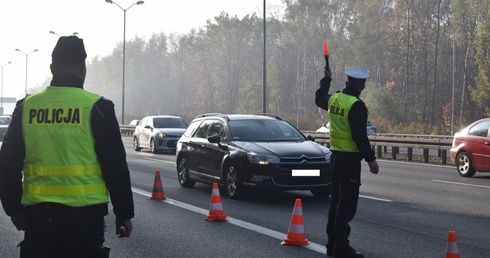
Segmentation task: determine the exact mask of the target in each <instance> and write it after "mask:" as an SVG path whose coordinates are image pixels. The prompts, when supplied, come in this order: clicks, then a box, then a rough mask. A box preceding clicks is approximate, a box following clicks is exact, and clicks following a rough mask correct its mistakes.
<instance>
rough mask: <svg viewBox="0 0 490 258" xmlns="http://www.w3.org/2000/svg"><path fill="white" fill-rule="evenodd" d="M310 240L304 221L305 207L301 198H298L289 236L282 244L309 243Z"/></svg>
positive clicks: (301, 244)
mask: <svg viewBox="0 0 490 258" xmlns="http://www.w3.org/2000/svg"><path fill="white" fill-rule="evenodd" d="M309 243H310V242H309V241H308V240H307V239H306V235H305V226H304V221H303V208H302V207H301V199H299V198H298V199H296V202H295V203H294V209H293V215H292V216H291V223H290V224H289V230H288V234H287V236H286V237H285V238H284V240H283V241H282V242H281V245H300V246H303V245H307V244H309Z"/></svg>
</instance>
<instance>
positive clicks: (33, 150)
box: [22, 86, 109, 207]
mask: <svg viewBox="0 0 490 258" xmlns="http://www.w3.org/2000/svg"><path fill="white" fill-rule="evenodd" d="M99 99H100V96H99V95H96V94H93V93H90V92H88V91H85V90H83V89H80V88H72V87H53V86H49V87H47V88H46V89H44V90H43V91H41V92H40V93H37V94H33V95H29V96H27V98H26V100H25V102H24V110H23V118H22V128H23V134H24V140H25V146H26V158H25V165H24V192H23V195H22V203H23V204H36V203H40V202H55V203H61V204H65V205H68V206H74V207H81V206H88V205H93V204H99V203H107V202H108V200H109V198H108V194H107V188H106V185H105V182H104V180H103V178H102V171H101V167H100V164H99V162H98V159H97V155H96V153H95V148H94V147H95V142H94V140H93V137H92V132H91V125H90V114H91V111H92V108H93V105H94V104H95V102H96V101H97V100H99Z"/></svg>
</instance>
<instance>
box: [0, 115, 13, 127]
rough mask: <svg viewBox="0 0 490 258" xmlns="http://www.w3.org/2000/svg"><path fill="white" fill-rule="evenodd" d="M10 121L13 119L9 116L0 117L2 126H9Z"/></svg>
mask: <svg viewBox="0 0 490 258" xmlns="http://www.w3.org/2000/svg"><path fill="white" fill-rule="evenodd" d="M10 120H12V118H10V117H9V116H4V117H0V125H9V124H10Z"/></svg>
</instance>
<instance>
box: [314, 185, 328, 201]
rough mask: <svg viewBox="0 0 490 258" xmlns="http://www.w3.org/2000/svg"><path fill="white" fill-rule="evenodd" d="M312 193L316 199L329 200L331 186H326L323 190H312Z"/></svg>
mask: <svg viewBox="0 0 490 258" xmlns="http://www.w3.org/2000/svg"><path fill="white" fill-rule="evenodd" d="M310 192H311V193H312V194H313V196H314V197H315V198H321V199H324V198H328V197H329V196H330V186H325V187H323V188H315V189H311V190H310Z"/></svg>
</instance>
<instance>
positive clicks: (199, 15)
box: [0, 0, 282, 99]
mask: <svg viewBox="0 0 490 258" xmlns="http://www.w3.org/2000/svg"><path fill="white" fill-rule="evenodd" d="M136 1H137V0H117V1H114V2H116V3H118V4H119V5H120V6H121V7H122V8H124V9H127V8H128V7H130V6H131V5H132V4H133V3H136ZM144 2H145V3H144V4H143V5H134V6H132V7H131V8H130V9H128V10H127V11H126V40H129V39H131V38H134V37H135V36H136V35H137V36H139V37H142V38H144V39H145V40H147V39H149V38H150V37H151V35H152V34H153V33H160V32H164V33H167V34H169V33H172V32H176V33H187V32H189V31H190V30H191V29H192V28H200V27H203V26H204V25H205V23H206V20H208V19H213V18H214V17H215V16H217V15H219V14H220V12H222V11H224V12H227V13H229V14H230V15H233V16H234V15H237V16H238V17H240V18H241V17H243V16H244V15H246V14H251V13H254V12H255V13H257V14H258V15H259V17H262V15H263V9H262V8H263V4H264V1H263V0H145V1H144ZM281 5H282V2H281V0H266V6H267V8H266V13H267V15H268V16H269V14H270V13H275V12H277V11H278V10H280V9H281V8H280V6H281ZM123 22H124V12H123V11H122V10H121V9H120V8H119V7H118V6H117V5H116V4H109V3H106V2H105V0H22V1H20V0H0V35H1V36H0V65H4V64H6V63H8V62H9V61H11V62H12V64H8V65H5V66H3V75H4V76H3V77H4V78H3V96H4V97H16V98H17V99H20V98H23V97H24V95H25V85H26V80H25V79H26V55H25V54H29V53H30V52H31V51H33V50H34V49H38V51H37V52H32V53H31V54H29V55H28V68H27V89H28V90H27V92H28V93H30V90H29V89H30V88H33V87H35V86H36V85H37V84H41V83H42V82H43V81H44V80H46V78H50V77H51V72H50V70H49V64H50V63H51V52H52V50H53V47H54V46H55V44H56V41H57V40H58V36H57V35H55V34H50V33H49V31H54V32H56V33H57V34H59V35H69V34H72V33H73V32H77V33H78V36H79V37H81V38H83V40H84V42H85V48H86V51H87V55H88V59H91V58H92V57H94V56H97V55H99V56H105V55H108V54H110V52H111V51H112V50H113V49H114V47H115V46H116V44H117V43H118V42H122V39H123V24H124V23H123ZM15 49H20V50H22V51H23V52H24V53H25V54H23V53H21V52H18V51H15ZM121 65H122V64H121ZM121 69H122V68H121ZM88 72H90V71H88ZM0 76H1V75H0ZM0 79H1V78H0Z"/></svg>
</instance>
